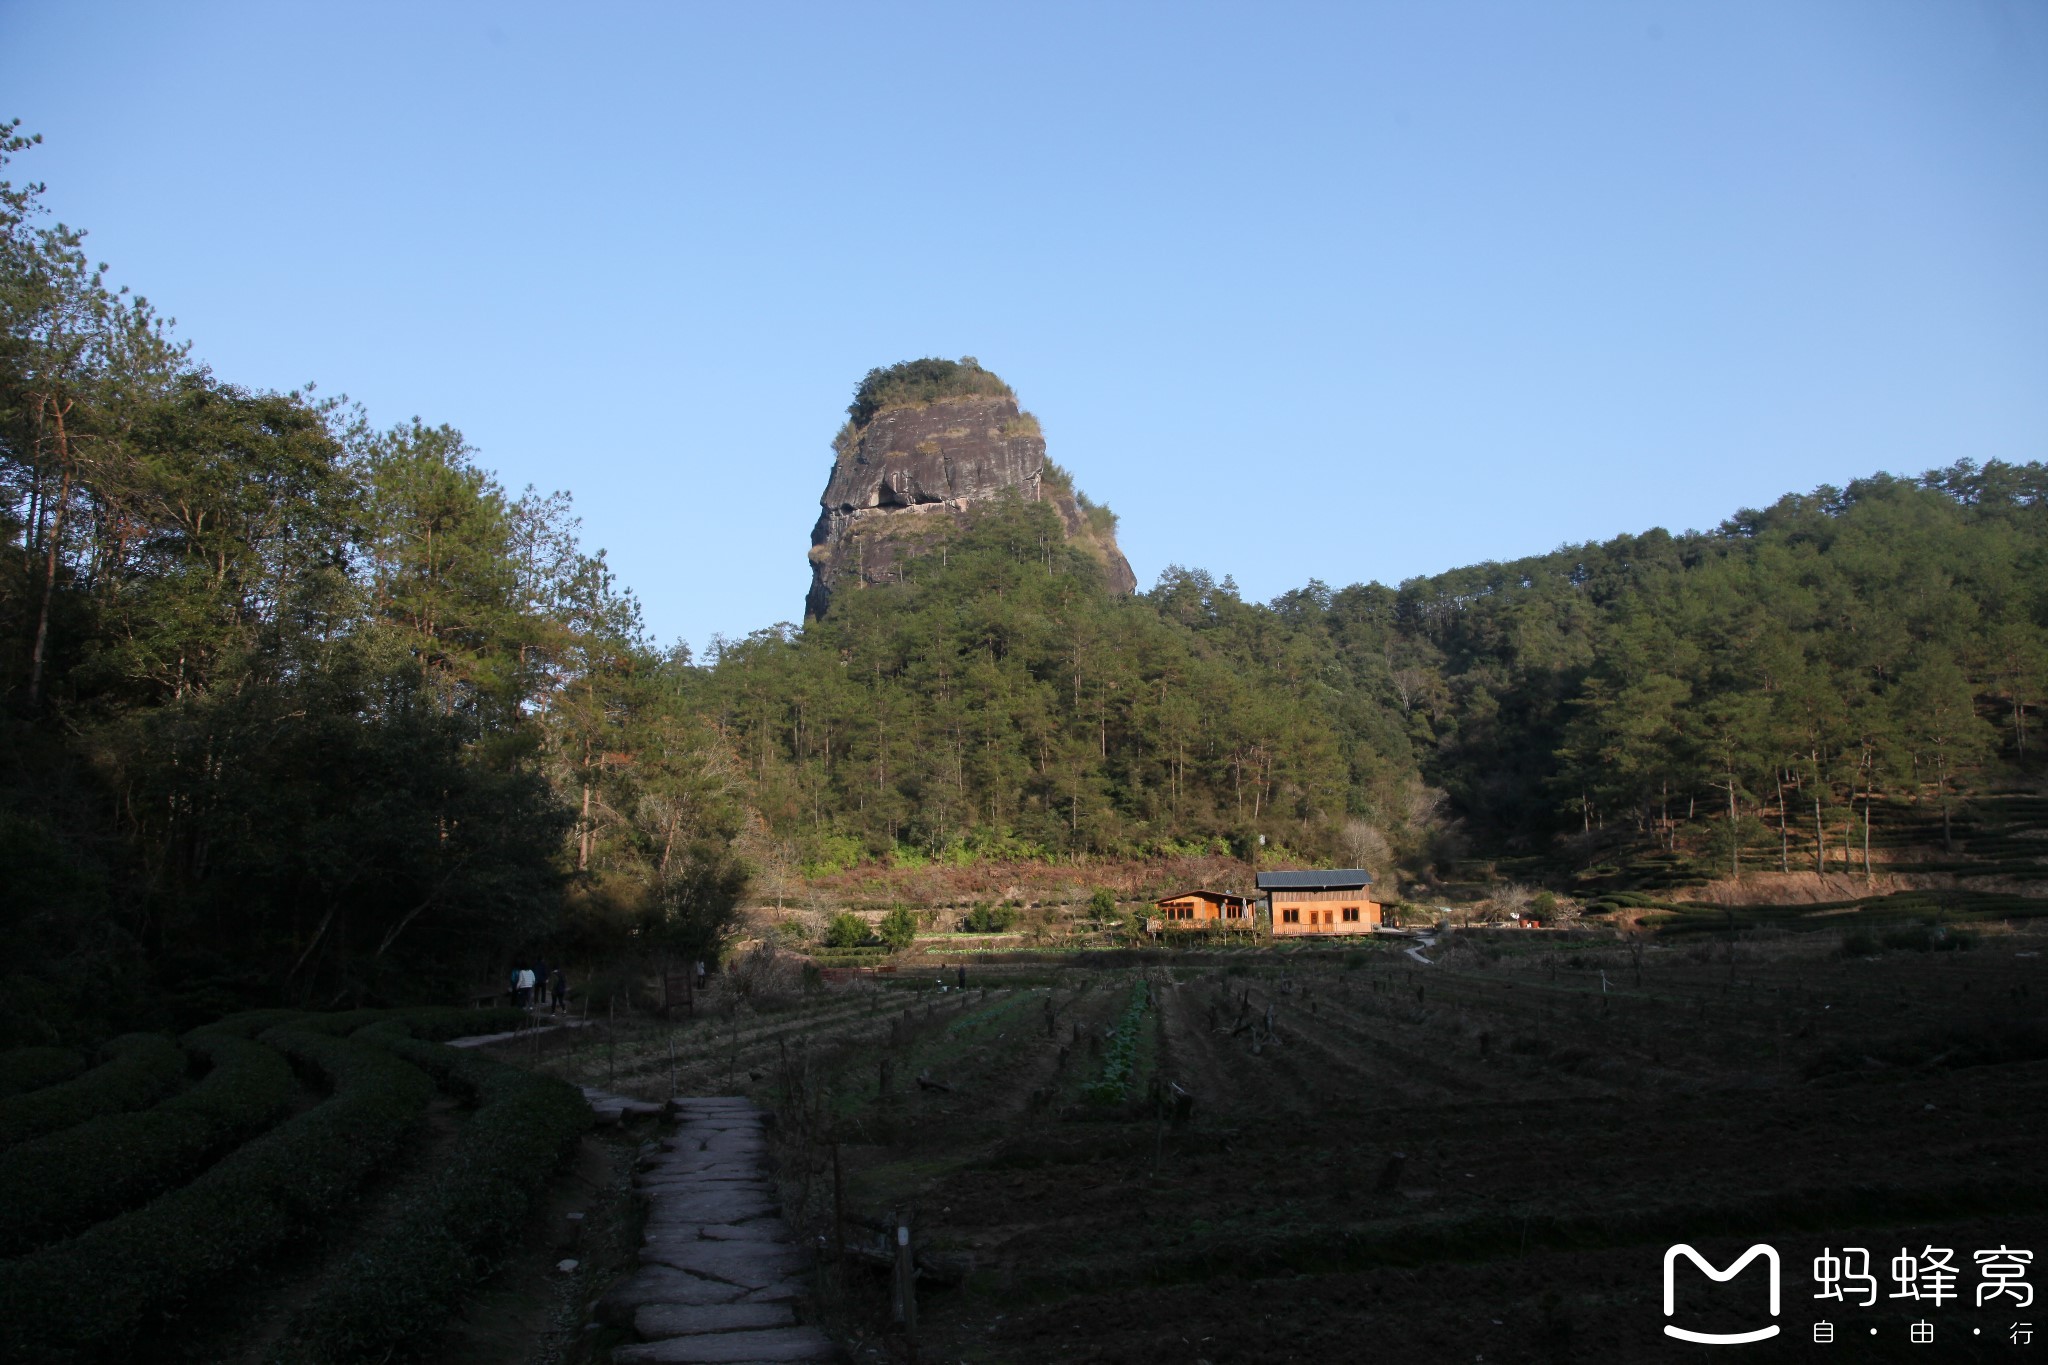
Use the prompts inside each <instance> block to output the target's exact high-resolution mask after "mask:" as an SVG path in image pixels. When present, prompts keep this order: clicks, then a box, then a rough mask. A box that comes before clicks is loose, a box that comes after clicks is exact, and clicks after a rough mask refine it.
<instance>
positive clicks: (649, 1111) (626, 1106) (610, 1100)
mask: <svg viewBox="0 0 2048 1365" xmlns="http://www.w3.org/2000/svg"><path fill="white" fill-rule="evenodd" d="M577 1089H579V1090H581V1091H582V1092H583V1098H584V1099H585V1100H586V1101H587V1102H588V1103H589V1105H590V1112H591V1113H593V1114H595V1115H597V1121H598V1122H599V1123H601V1124H614V1123H617V1122H618V1121H619V1120H620V1119H622V1118H624V1117H626V1115H628V1114H631V1115H632V1116H633V1117H634V1118H646V1117H648V1116H650V1115H653V1114H659V1113H661V1112H662V1106H661V1105H658V1104H653V1103H651V1102H649V1101H647V1100H636V1099H634V1098H633V1097H632V1096H630V1095H614V1094H613V1093H612V1092H611V1091H609V1090H599V1089H598V1088H597V1087H596V1086H594V1085H582V1086H578V1087H577Z"/></svg>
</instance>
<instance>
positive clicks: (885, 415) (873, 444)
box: [804, 357, 1137, 616]
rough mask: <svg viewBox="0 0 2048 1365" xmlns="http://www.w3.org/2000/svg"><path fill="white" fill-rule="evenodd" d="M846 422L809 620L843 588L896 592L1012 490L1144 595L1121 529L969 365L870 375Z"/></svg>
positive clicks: (1005, 388)
mask: <svg viewBox="0 0 2048 1365" xmlns="http://www.w3.org/2000/svg"><path fill="white" fill-rule="evenodd" d="M847 416H848V420H847V423H846V426H845V427H843V428H842V429H841V430H840V432H839V435H838V438H837V439H836V440H834V441H833V450H834V453H835V455H836V456H837V458H836V459H835V460H834V462H833V465H832V476H831V478H830V479H829V480H828V481H827V482H826V484H825V492H824V495H823V496H822V497H821V498H820V499H819V503H820V504H821V510H820V512H819V514H818V524H817V525H816V526H815V527H814V528H813V529H812V531H811V551H810V561H811V591H810V595H809V597H808V598H806V600H805V604H804V609H805V612H806V613H807V614H808V615H810V616H823V615H824V614H825V613H826V610H827V609H828V608H829V607H830V605H831V600H832V594H833V593H834V592H835V591H836V590H838V589H839V588H840V587H842V586H845V585H858V586H870V585H875V584H881V583H892V582H897V581H899V580H900V579H901V578H902V576H903V566H904V564H905V562H906V561H908V560H909V559H912V558H914V557H916V556H917V555H919V554H921V553H923V552H925V551H926V550H927V549H930V548H934V547H935V546H936V545H937V543H938V542H939V541H940V540H941V539H942V538H943V537H944V536H945V535H947V534H948V533H950V532H951V530H952V529H953V527H954V526H955V525H957V524H958V521H959V520H960V519H961V518H962V517H964V516H965V515H966V514H967V512H968V510H969V509H970V508H972V507H973V506H974V505H975V504H977V503H982V502H987V501H991V500H993V499H995V498H997V497H1000V496H1002V494H1003V493H1004V492H1006V491H1007V490H1010V489H1015V490H1016V491H1017V493H1018V494H1019V495H1020V496H1022V497H1024V498H1026V499H1028V500H1030V501H1033V502H1045V503H1050V504H1051V505H1052V507H1053V509H1054V510H1055V511H1057V512H1058V513H1059V517H1060V522H1061V524H1062V525H1063V526H1064V527H1065V528H1066V532H1067V539H1068V540H1069V541H1070V542H1073V543H1075V544H1078V545H1079V546H1081V547H1082V548H1083V549H1085V550H1087V551H1088V552H1089V553H1090V554H1092V555H1094V556H1095V557H1096V558H1097V559H1098V560H1100V561H1101V562H1102V565H1103V569H1104V574H1105V577H1106V579H1107V581H1108V583H1109V585H1110V587H1111V588H1112V589H1113V590H1114V591H1117V592H1124V593H1128V592H1132V591H1135V590H1136V588H1137V578H1136V576H1135V575H1133V574H1132V572H1131V566H1130V563H1129V562H1128V561H1127V560H1125V558H1124V556H1123V552H1122V551H1121V550H1119V549H1118V548H1117V544H1116V532H1115V518H1114V517H1112V516H1110V515H1109V514H1108V509H1106V508H1098V507H1094V506H1093V505H1092V504H1090V503H1088V501H1087V499H1086V498H1085V497H1083V496H1081V495H1080V494H1079V493H1078V492H1076V491H1075V489H1074V487H1073V484H1072V481H1071V480H1070V479H1068V478H1067V477H1066V475H1065V473H1064V472H1063V471H1061V470H1060V468H1059V466H1057V465H1055V464H1052V463H1051V462H1050V461H1048V460H1047V459H1046V457H1045V437H1044V435H1043V434H1042V433H1041V432H1040V430H1039V426H1038V419H1037V418H1035V417H1033V416H1032V415H1031V414H1030V413H1028V412H1025V411H1023V410H1022V409H1021V408H1019V407H1018V406H1017V397H1016V394H1015V393H1013V392H1012V391H1011V389H1010V386H1009V385H1007V384H1005V383H1003V381H1002V380H1000V379H998V378H997V377H996V376H995V375H993V374H991V373H990V372H989V371H987V370H984V369H982V368H981V366H980V365H979V364H977V363H976V362H975V361H974V359H973V358H972V357H968V358H966V359H963V360H959V361H951V360H913V361H907V362H905V363H903V364H901V365H894V366H891V367H889V368H888V369H886V370H880V369H878V370H871V371H869V373H868V376H867V378H866V379H865V380H863V381H862V383H861V386H860V389H859V390H858V391H857V392H856V393H855V395H854V401H853V403H852V404H851V405H850V406H849V407H848V409H847Z"/></svg>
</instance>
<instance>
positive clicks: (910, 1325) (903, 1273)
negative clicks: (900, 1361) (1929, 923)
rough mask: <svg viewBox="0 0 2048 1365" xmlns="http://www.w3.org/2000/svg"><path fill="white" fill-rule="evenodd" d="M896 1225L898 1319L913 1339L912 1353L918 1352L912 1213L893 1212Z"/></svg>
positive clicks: (893, 1220)
mask: <svg viewBox="0 0 2048 1365" xmlns="http://www.w3.org/2000/svg"><path fill="white" fill-rule="evenodd" d="M889 1221H890V1222H892V1223H894V1224H895V1225H896V1295H895V1298H896V1302H895V1304H894V1307H895V1310H896V1311H895V1317H896V1321H898V1322H900V1323H902V1324H903V1331H904V1334H905V1335H906V1336H908V1337H909V1338H910V1339H911V1354H912V1355H913V1356H915V1355H916V1353H917V1345H916V1343H917V1266H916V1264H915V1262H914V1261H913V1260H912V1258H911V1253H910V1215H908V1214H900V1215H899V1214H891V1215H890V1216H889Z"/></svg>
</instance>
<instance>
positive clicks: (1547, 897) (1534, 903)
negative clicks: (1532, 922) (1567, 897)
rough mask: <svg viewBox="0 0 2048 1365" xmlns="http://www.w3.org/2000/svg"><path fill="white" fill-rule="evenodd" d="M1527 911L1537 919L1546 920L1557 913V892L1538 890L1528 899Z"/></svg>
mask: <svg viewBox="0 0 2048 1365" xmlns="http://www.w3.org/2000/svg"><path fill="white" fill-rule="evenodd" d="M1529 913H1530V914H1532V915H1534V916H1536V918H1537V919H1540V920H1545V921H1548V920H1549V919H1550V917H1551V916H1552V915H1555V914H1556V913H1557V893H1556V892H1554V891H1538V892H1537V893H1536V894H1535V896H1534V897H1532V898H1531V899H1530V901H1529Z"/></svg>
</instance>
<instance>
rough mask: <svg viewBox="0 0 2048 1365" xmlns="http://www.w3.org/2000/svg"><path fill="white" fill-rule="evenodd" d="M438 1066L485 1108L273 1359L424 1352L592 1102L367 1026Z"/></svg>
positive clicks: (300, 1318)
mask: <svg viewBox="0 0 2048 1365" xmlns="http://www.w3.org/2000/svg"><path fill="white" fill-rule="evenodd" d="M359 1040H360V1041H365V1042H375V1043H377V1044H378V1045H380V1046H383V1047H387V1048H389V1049H391V1051H392V1052H394V1053H395V1054H397V1055H398V1056H399V1057H402V1058H403V1059H405V1060H406V1061H407V1062H409V1063H411V1064H413V1065H415V1066H417V1067H419V1068H420V1069H421V1070H423V1071H426V1072H429V1073H431V1074H432V1075H433V1076H434V1077H435V1078H436V1080H438V1081H439V1082H440V1083H441V1085H442V1086H443V1088H444V1089H448V1090H453V1091H456V1092H458V1093H462V1094H464V1095H467V1096H468V1097H470V1098H471V1099H473V1100H474V1101H475V1103H476V1104H477V1109H476V1112H475V1113H474V1114H472V1115H471V1116H470V1118H469V1120H468V1122H467V1123H465V1124H464V1125H463V1127H462V1132H461V1135H460V1136H459V1137H458V1138H457V1139H456V1141H455V1147H454V1150H453V1151H452V1152H451V1153H450V1154H449V1156H448V1158H447V1160H446V1161H444V1162H443V1163H442V1164H441V1165H440V1166H439V1167H437V1168H436V1169H435V1171H434V1172H433V1174H432V1175H431V1177H429V1179H428V1181H427V1182H426V1186H425V1188H424V1190H423V1191H422V1192H421V1194H420V1196H419V1197H418V1198H416V1199H413V1200H412V1201H410V1202H409V1203H408V1206H407V1209H406V1212H405V1214H404V1216H403V1217H402V1218H400V1220H399V1221H398V1223H397V1224H396V1225H395V1226H393V1227H392V1228H390V1229H389V1230H388V1231H386V1232H385V1233H384V1234H383V1235H381V1236H380V1237H378V1239H377V1240H376V1242H375V1243H374V1244H373V1245H371V1246H369V1247H367V1248H365V1249H364V1250H363V1251H361V1252H360V1253H358V1254H357V1255H355V1256H353V1257H351V1258H350V1259H349V1261H348V1263H347V1264H346V1265H345V1266H343V1267H342V1268H341V1270H340V1272H339V1273H338V1274H337V1275H335V1276H334V1277H333V1278H331V1279H329V1280H328V1281H327V1282H326V1283H325V1284H324V1285H323V1286H322V1287H321V1290H320V1292H319V1295H318V1296H317V1297H316V1298H315V1299H314V1300H313V1301H312V1302H311V1303H309V1304H307V1305H306V1306H305V1307H304V1308H302V1309H301V1310H300V1311H299V1312H298V1313H297V1314H295V1315H294V1316H293V1319H292V1322H291V1324H290V1326H289V1327H288V1328H287V1330H286V1332H285V1335H284V1338H283V1340H282V1341H281V1342H280V1344H279V1345H278V1347H277V1348H276V1350H275V1351H274V1352H273V1353H272V1356H271V1359H272V1360H273V1361H274V1362H277V1365H330V1363H331V1365H341V1363H342V1362H355V1361H385V1360H391V1359H396V1358H400V1357H403V1356H406V1355H417V1354H420V1353H422V1352H424V1351H429V1350H431V1349H432V1347H433V1343H434V1338H435V1334H436V1333H437V1331H438V1330H439V1328H440V1326H441V1324H442V1323H443V1321H445V1319H446V1318H447V1316H448V1314H449V1312H450V1311H451V1310H452V1309H453V1308H454V1307H455V1305H456V1304H457V1302H458V1301H459V1300H460V1298H461V1296H462V1294H463V1292H464V1291H465V1290H467V1289H468V1288H469V1287H470V1286H471V1285H473V1284H475V1283H476V1282H477V1281H479V1280H481V1279H482V1278H483V1277H484V1276H485V1275H487V1274H488V1273H489V1272H490V1271H491V1269H492V1268H493V1267H494V1266H495V1264H496V1262H497V1261H498V1260H499V1259H500V1257H501V1255H502V1253H503V1251H504V1249H505V1248H506V1247H507V1246H509V1245H511V1244H512V1243H513V1241H514V1240H515V1238H516V1236H517V1234H518V1232H519V1230H520V1228H521V1227H522V1226H523V1224H524V1222H525V1219H526V1216H527V1213H528V1211H529V1209H530V1208H531V1205H532V1201H533V1199H534V1197H535V1196H536V1195H537V1194H538V1193H539V1191H540V1190H541V1189H543V1188H544V1187H545V1185H546V1184H547V1180H548V1176H549V1174H550V1173H551V1172H552V1171H553V1170H554V1168H555V1166H556V1164H557V1163H558V1162H559V1161H560V1160H561V1157H562V1153H563V1152H564V1151H565V1150H566V1149H567V1148H568V1147H569V1145H570V1144H571V1143H573V1142H575V1141H576V1139H577V1138H578V1137H579V1136H580V1135H581V1134H582V1133H583V1132H584V1131H585V1130H586V1129H587V1128H589V1127H590V1123H591V1115H590V1106H589V1105H588V1104H587V1103H585V1102H584V1099H583V1096H582V1095H581V1094H579V1093H578V1092H577V1090H576V1089H575V1088H574V1087H573V1086H570V1085H568V1084H567V1083H565V1082H563V1081H560V1080H556V1079H554V1078H553V1077H549V1076H541V1075H536V1074H534V1073H533V1072H529V1071H525V1070H522V1069H520V1068H518V1067H514V1066H507V1065H506V1064H504V1063H503V1062H499V1061H495V1060H493V1059H492V1058H489V1057H484V1056H479V1055H477V1054H475V1053H471V1052H466V1051H459V1050H457V1049H454V1048H447V1047H442V1046H439V1045H438V1044H435V1043H430V1042H424V1041H421V1040H419V1039H416V1038H409V1037H406V1036H405V1035H404V1024H403V1022H392V1023H386V1024H380V1025H378V1026H377V1027H375V1028H372V1029H370V1030H368V1031H366V1032H365V1033H363V1034H361V1035H359Z"/></svg>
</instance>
